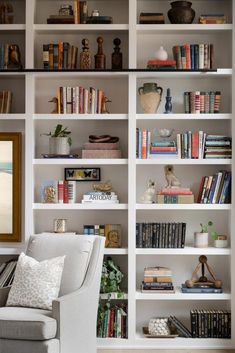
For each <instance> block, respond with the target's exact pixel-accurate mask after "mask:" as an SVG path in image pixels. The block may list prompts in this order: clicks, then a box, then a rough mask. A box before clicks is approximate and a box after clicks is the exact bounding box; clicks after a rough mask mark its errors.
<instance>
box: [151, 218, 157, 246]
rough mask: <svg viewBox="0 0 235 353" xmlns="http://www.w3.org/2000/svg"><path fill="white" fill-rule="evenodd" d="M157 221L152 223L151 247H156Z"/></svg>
mask: <svg viewBox="0 0 235 353" xmlns="http://www.w3.org/2000/svg"><path fill="white" fill-rule="evenodd" d="M156 245H157V223H152V247H153V248H156V247H157V246H156Z"/></svg>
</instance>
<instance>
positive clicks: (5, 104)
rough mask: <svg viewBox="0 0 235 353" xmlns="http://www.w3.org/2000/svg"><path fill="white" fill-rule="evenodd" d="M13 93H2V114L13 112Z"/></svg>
mask: <svg viewBox="0 0 235 353" xmlns="http://www.w3.org/2000/svg"><path fill="white" fill-rule="evenodd" d="M11 103H12V92H11V91H1V92H0V114H9V113H10V112H11Z"/></svg>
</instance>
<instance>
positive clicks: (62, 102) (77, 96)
mask: <svg viewBox="0 0 235 353" xmlns="http://www.w3.org/2000/svg"><path fill="white" fill-rule="evenodd" d="M57 97H58V113H59V114H101V113H103V104H104V99H105V94H104V91H103V90H101V89H96V88H93V87H90V88H88V89H87V88H84V87H81V86H80V87H79V86H76V87H60V88H59V89H58V95H57Z"/></svg>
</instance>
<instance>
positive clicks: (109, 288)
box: [100, 257, 124, 299]
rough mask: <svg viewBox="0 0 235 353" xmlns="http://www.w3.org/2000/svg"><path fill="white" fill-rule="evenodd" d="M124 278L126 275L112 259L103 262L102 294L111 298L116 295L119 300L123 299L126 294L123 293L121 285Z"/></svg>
mask: <svg viewBox="0 0 235 353" xmlns="http://www.w3.org/2000/svg"><path fill="white" fill-rule="evenodd" d="M123 277H124V275H123V273H122V272H121V271H120V268H119V266H117V265H116V264H115V263H114V261H113V259H112V258H111V257H108V258H107V259H106V261H104V262H103V268H102V275H101V283H100V293H108V294H109V296H110V297H111V295H112V294H113V293H115V294H116V295H117V298H119V299H121V298H122V297H123V296H124V293H123V292H122V291H121V289H120V287H119V285H120V283H121V282H122V279H123Z"/></svg>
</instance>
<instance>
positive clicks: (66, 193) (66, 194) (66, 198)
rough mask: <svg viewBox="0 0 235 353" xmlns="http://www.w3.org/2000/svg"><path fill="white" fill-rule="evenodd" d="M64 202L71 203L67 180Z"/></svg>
mask: <svg viewBox="0 0 235 353" xmlns="http://www.w3.org/2000/svg"><path fill="white" fill-rule="evenodd" d="M63 201H64V203H69V195H68V182H67V181H66V180H65V181H64V193H63Z"/></svg>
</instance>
